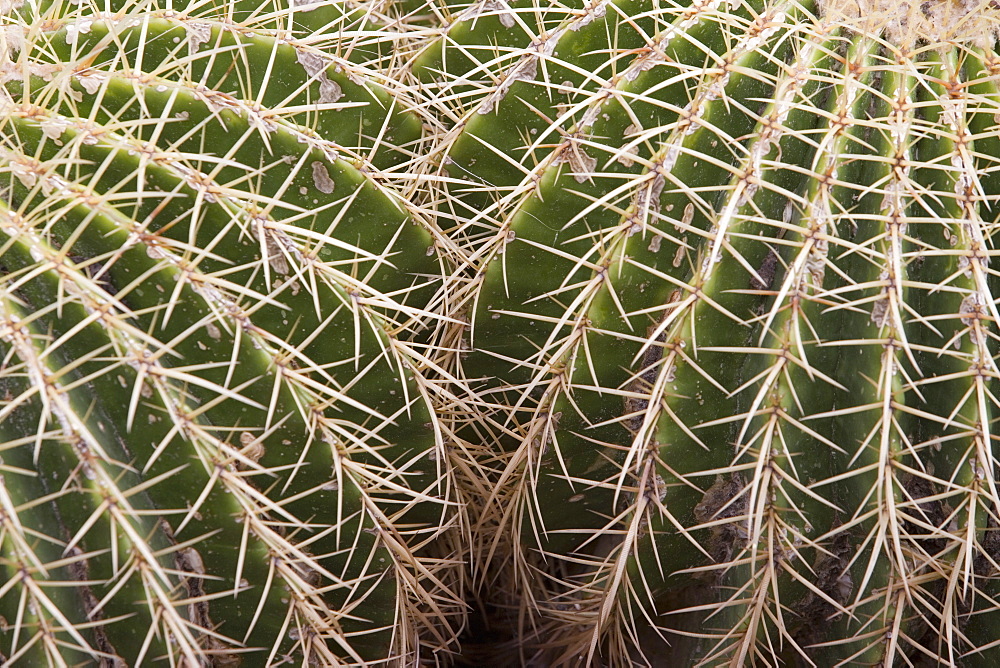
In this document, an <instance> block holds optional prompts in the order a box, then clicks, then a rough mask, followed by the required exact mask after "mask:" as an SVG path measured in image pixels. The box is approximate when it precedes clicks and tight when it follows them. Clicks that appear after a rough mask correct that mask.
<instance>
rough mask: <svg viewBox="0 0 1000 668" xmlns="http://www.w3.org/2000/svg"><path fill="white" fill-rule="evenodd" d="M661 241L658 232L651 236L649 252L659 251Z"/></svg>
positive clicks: (661, 238)
mask: <svg viewBox="0 0 1000 668" xmlns="http://www.w3.org/2000/svg"><path fill="white" fill-rule="evenodd" d="M661 243H663V237H661V236H660V235H659V234H654V235H653V238H652V239H650V240H649V252H650V253H659V252H660V244H661Z"/></svg>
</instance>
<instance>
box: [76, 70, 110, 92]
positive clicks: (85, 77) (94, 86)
mask: <svg viewBox="0 0 1000 668" xmlns="http://www.w3.org/2000/svg"><path fill="white" fill-rule="evenodd" d="M106 78H107V75H105V74H103V73H100V72H88V73H86V74H78V75H77V77H76V80H77V81H79V82H80V85H81V86H83V89H84V90H85V91H87V94H88V95H95V94H96V93H97V91H98V90H100V88H101V84H102V83H104V80H105V79H106Z"/></svg>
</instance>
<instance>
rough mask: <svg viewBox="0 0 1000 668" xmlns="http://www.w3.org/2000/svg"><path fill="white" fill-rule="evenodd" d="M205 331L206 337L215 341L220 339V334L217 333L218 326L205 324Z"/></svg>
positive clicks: (210, 323) (212, 323)
mask: <svg viewBox="0 0 1000 668" xmlns="http://www.w3.org/2000/svg"><path fill="white" fill-rule="evenodd" d="M205 331H206V332H208V336H209V337H210V338H212V339H214V340H216V341H218V340H219V339H221V338H222V332H220V331H219V328H218V326H217V325H216V324H215V323H214V322H207V323H205Z"/></svg>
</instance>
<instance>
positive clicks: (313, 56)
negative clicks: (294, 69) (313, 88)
mask: <svg viewBox="0 0 1000 668" xmlns="http://www.w3.org/2000/svg"><path fill="white" fill-rule="evenodd" d="M295 59H296V60H297V61H298V62H299V65H301V66H302V69H304V70H305V71H306V74H308V75H309V76H310V78H315V77H317V76H319V74H320V73H321V72H325V71H326V68H327V67H328V66H329V63H328V62H327V61H326V58H324V57H323V56H321V55H320V54H318V53H314V52H312V51H306V50H305V49H300V50H297V51H296V53H295Z"/></svg>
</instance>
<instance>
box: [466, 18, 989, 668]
mask: <svg viewBox="0 0 1000 668" xmlns="http://www.w3.org/2000/svg"><path fill="white" fill-rule="evenodd" d="M886 7H888V4H887V5H886V6H885V7H882V9H883V10H885V9H886ZM592 10H593V7H590V8H588V9H585V10H584V11H592ZM849 10H850V7H849V6H847V5H846V4H845V5H844V6H839V5H838V6H836V7H834V6H828V7H821V8H818V9H811V10H807V9H804V8H802V7H800V6H796V5H791V4H789V5H784V4H781V3H772V4H769V5H767V6H763V5H753V4H748V5H740V6H737V7H734V8H732V9H729V8H727V7H726V6H725V5H718V6H717V5H710V4H696V5H693V6H691V7H689V8H683V7H679V8H675V9H668V8H660V9H651V10H650V11H649V12H647V13H645V14H643V18H644V19H648V18H650V17H652V18H653V24H654V25H655V26H656V29H657V32H656V33H650V32H642V33H641V34H642V35H643V38H644V40H645V44H644V45H640V46H639V47H638V48H636V46H635V45H633V44H631V43H629V42H628V40H630V39H632V37H633V34H632V33H629V31H628V30H626V31H625V32H626V33H628V36H626V37H625V40H624V41H625V42H626V44H627V47H628V49H626V48H621V49H619V48H618V44H617V42H616V41H615V37H616V34H617V33H614V32H611V31H610V30H606V31H605V33H604V37H605V38H606V44H605V45H604V46H603V47H600V46H590V47H589V48H591V49H594V50H596V51H600V52H606V53H609V54H611V55H610V57H609V58H608V60H609V61H616V58H617V59H619V60H618V62H619V64H618V65H617V66H616V67H615V68H614V76H610V77H608V78H607V79H606V80H605V81H603V82H601V83H600V84H595V83H593V82H590V83H580V84H577V86H576V88H574V90H573V91H572V97H573V101H574V102H573V103H574V105H575V106H574V113H566V114H563V115H561V116H558V117H557V119H554V120H552V125H547V126H546V127H545V129H544V132H546V133H547V134H548V136H549V137H551V138H552V142H551V143H552V144H553V145H554V146H553V147H552V148H550V149H549V152H548V153H546V152H545V151H542V150H541V149H540V147H541V145H543V142H542V141H539V142H537V143H536V144H532V148H533V149H534V150H533V151H532V152H528V153H524V154H518V153H515V152H513V151H512V150H511V149H510V145H509V143H505V142H507V140H504V139H502V138H501V135H500V134H496V135H495V137H496V143H495V144H494V145H493V146H492V150H496V151H497V152H498V153H503V154H505V155H507V156H511V157H513V156H518V160H519V164H518V165H517V168H516V169H511V170H508V171H509V172H510V174H511V176H508V177H502V176H500V175H499V172H496V171H494V172H490V173H489V174H490V176H489V178H496V179H499V180H501V181H502V182H501V183H499V184H497V185H499V186H501V187H504V188H508V189H512V190H510V193H511V194H508V195H505V198H504V199H503V200H502V201H500V202H499V203H498V204H497V205H495V209H496V210H495V212H491V213H490V214H489V219H491V220H495V221H497V232H496V233H495V234H494V237H493V239H494V241H493V242H492V246H490V245H489V242H487V243H484V242H482V241H481V240H479V241H478V242H477V243H478V245H477V248H484V249H485V248H491V250H489V251H485V250H480V251H478V252H479V254H480V255H479V256H480V257H482V258H484V259H485V260H486V262H485V263H484V264H483V265H481V266H482V268H481V269H480V272H481V273H480V275H479V278H478V280H479V285H480V286H481V287H479V288H478V291H477V294H476V297H475V313H474V316H473V318H472V337H471V340H472V345H473V348H474V352H473V353H472V357H470V358H469V360H467V363H466V374H467V375H468V376H470V377H473V376H475V375H476V371H480V370H486V371H485V372H484V373H482V376H485V377H487V378H489V377H491V376H492V377H496V378H498V379H499V380H500V382H499V383H497V384H495V385H493V386H492V387H488V389H487V390H486V391H485V392H484V393H482V396H484V397H485V399H484V404H486V405H487V407H488V410H491V411H493V417H492V418H491V419H492V421H493V424H495V425H497V426H498V431H497V433H498V434H502V435H503V437H502V440H501V442H502V443H506V445H505V446H504V447H505V448H506V449H507V454H506V455H504V458H503V460H502V462H503V463H502V465H501V466H500V467H499V468H498V469H497V471H498V472H497V479H498V480H499V481H500V483H501V485H500V487H499V491H497V492H496V494H495V496H496V501H497V507H498V508H504V514H503V516H502V519H501V520H500V523H501V525H502V526H508V527H510V531H511V533H512V535H513V537H514V538H513V540H514V541H515V542H519V543H520V546H521V547H520V548H517V547H514V548H513V554H514V559H515V569H516V570H515V572H519V573H521V575H522V578H523V579H522V580H519V581H518V584H519V585H521V587H522V588H523V589H524V590H526V591H528V594H527V595H526V596H528V597H530V598H531V599H533V602H532V603H531V604H528V605H527V608H528V609H530V610H533V611H534V615H535V616H534V618H533V619H534V621H533V622H532V624H533V625H534V627H533V628H536V629H543V630H539V631H536V633H537V636H536V637H537V638H538V642H539V644H540V645H544V646H545V647H547V648H548V649H547V650H544V656H546V657H547V659H545V660H546V661H549V662H551V663H552V664H559V665H563V664H566V665H576V664H574V663H573V662H574V661H577V660H584V661H586V660H596V657H597V656H598V655H600V656H601V660H605V659H608V657H618V658H612V659H610V662H611V663H612V664H614V665H619V661H620V663H621V665H627V661H625V660H621V657H622V655H623V654H625V653H627V652H626V650H625V649H624V648H627V647H630V646H631V647H636V646H637V645H641V644H642V643H641V642H639V641H637V640H636V638H639V637H641V636H642V631H641V629H643V628H647V627H658V628H659V629H660V633H662V634H663V636H664V637H665V638H666V639H667V640H668V641H670V642H671V643H673V644H674V650H673V651H674V652H675V654H673V656H674V657H675V658H674V660H675V661H680V662H682V663H684V662H687V661H693V662H695V663H704V664H705V665H722V664H731V665H745V664H747V663H762V664H766V665H772V662H773V661H783V662H792V663H794V662H796V661H806V660H810V661H814V662H819V663H820V664H822V665H834V664H837V663H838V662H846V663H849V664H850V663H854V662H856V663H859V664H865V665H867V664H872V663H878V662H885V663H893V662H896V661H900V660H902V659H901V658H900V657H902V656H908V657H913V656H916V655H918V654H921V653H927V654H928V655H934V656H940V657H942V659H943V660H944V661H950V662H953V663H959V662H960V661H961V656H962V655H963V653H964V652H966V651H968V650H969V648H970V647H975V646H976V645H975V644H972V643H971V641H969V642H967V640H968V639H967V638H966V637H965V636H964V635H963V631H962V629H963V628H965V625H966V624H970V625H971V626H970V628H976V624H978V623H979V622H980V621H981V620H977V617H976V615H972V616H970V615H969V614H968V612H969V610H970V608H973V609H974V608H975V607H976V606H977V605H979V603H976V601H980V602H981V603H982V601H983V597H984V596H986V594H985V591H992V590H991V589H990V587H991V585H990V579H989V578H988V577H984V574H985V573H987V572H992V571H991V569H990V568H987V567H986V566H985V565H984V564H985V563H986V562H988V561H990V560H991V559H993V557H991V556H988V555H991V554H993V550H992V549H991V548H990V547H989V546H990V545H991V540H990V539H989V538H988V536H989V532H990V530H991V529H992V527H993V526H995V522H994V521H993V520H992V518H991V516H992V515H993V513H994V512H995V509H996V508H997V507H1000V506H998V497H997V496H996V492H995V483H994V482H993V481H994V479H995V475H996V471H995V469H994V467H993V464H987V465H986V466H983V465H982V464H981V462H985V461H989V462H992V461H993V458H994V455H993V454H992V453H993V449H992V447H991V446H990V445H988V444H989V443H990V442H991V441H992V440H993V437H992V434H991V427H990V425H991V423H992V421H993V419H994V418H993V417H992V415H993V413H994V411H995V408H994V404H995V401H994V400H993V399H992V394H991V391H990V389H989V388H990V387H991V386H992V384H993V379H994V378H995V375H996V370H995V366H994V363H993V361H992V360H993V358H994V356H995V351H994V347H995V346H994V343H993V341H994V339H995V336H993V335H992V334H990V333H988V332H990V331H991V327H992V323H993V322H994V318H995V310H996V309H995V306H994V301H995V300H994V298H993V297H992V296H991V295H992V292H991V287H990V285H991V282H992V281H993V279H992V278H991V274H990V270H989V268H988V267H989V258H990V256H991V255H992V251H991V250H990V246H989V243H990V242H989V239H990V235H991V234H992V225H993V224H994V222H995V207H996V201H997V197H998V195H1000V190H998V189H997V186H996V180H995V175H996V173H997V168H998V166H1000V164H998V157H997V156H998V154H997V152H996V150H995V149H996V142H997V140H996V136H997V129H996V120H995V117H994V114H995V113H996V111H998V104H1000V98H998V96H997V90H996V83H995V81H996V78H995V73H994V72H995V69H994V68H995V63H996V62H997V56H996V55H995V52H994V51H993V43H994V42H993V40H994V37H995V35H994V33H993V32H992V30H993V29H992V28H989V27H988V26H991V25H992V23H988V24H986V27H984V26H983V24H982V23H979V24H977V23H975V22H976V21H977V20H979V18H978V14H976V13H975V12H971V10H970V12H971V13H970V14H969V16H968V17H967V18H966V19H963V21H964V25H965V26H972V27H971V28H967V27H959V26H960V24H961V23H962V21H959V19H955V18H952V19H948V16H947V15H946V12H947V11H950V10H949V9H948V8H947V7H946V6H945V5H944V4H942V5H940V6H937V5H935V6H927V7H924V9H923V10H918V9H915V10H912V11H911V10H910V9H909V8H902V9H901V8H896V9H895V10H894V11H896V12H898V13H902V14H904V16H902V18H900V19H898V20H889V19H886V18H885V17H883V18H882V19H879V21H880V22H879V21H876V22H875V24H874V25H875V27H872V26H871V25H869V26H867V27H866V26H864V25H862V23H859V20H858V19H852V18H851V14H850V11H849ZM886 11H888V10H886ZM955 11H956V12H960V11H964V10H957V9H956V10H955ZM977 11H978V10H977ZM982 11H983V12H986V11H987V10H982ZM990 11H991V10H990ZM906 12H911V13H910V14H908V15H907V14H906ZM913 12H917V13H913ZM920 12H923V13H920ZM942 12H944V14H943V13H942ZM814 13H815V15H814ZM567 14H568V18H567V23H570V22H573V21H580V20H581V19H580V13H579V12H577V13H569V12H568V13H567ZM907 17H908V18H909V21H910V22H909V24H907V22H906V20H905V19H907ZM988 17H989V18H987V19H985V20H987V21H995V17H992V14H989V15H988ZM930 21H934V22H935V23H936V24H937V26H938V29H939V31H942V32H943V31H947V30H949V29H951V30H954V31H959V30H964V31H965V32H964V33H963V34H961V35H958V34H957V33H956V34H952V35H951V36H949V39H954V40H955V41H956V42H957V43H959V44H966V45H967V44H969V43H973V44H974V46H952V45H947V46H946V45H944V44H943V43H935V42H934V41H933V40H930V41H927V42H915V41H913V40H912V39H910V38H908V37H907V36H906V31H907V30H908V29H912V30H917V31H918V32H917V33H914V34H922V35H923V34H925V33H926V32H927V31H928V30H930V28H929V27H928V26H929V25H930V23H929V22H930ZM949 21H951V22H950V23H949ZM915 25H919V26H922V27H921V28H919V29H918V28H914V27H913V26H915ZM976 25H978V26H979V29H981V33H980V34H981V35H982V36H981V37H976V33H975V30H976V28H975V26H976ZM907 26H909V28H908V27H907ZM921 30H922V31H924V33H920V31H921ZM942 39H944V38H942ZM963 40H964V41H963ZM643 46H645V48H642V47H643ZM602 48H603V50H602ZM628 54H632V55H631V56H629V55H628ZM525 57H527V56H525ZM630 58H631V59H630ZM541 60H543V61H546V62H545V64H546V68H542V67H541V66H539V67H538V68H537V72H538V74H537V76H536V77H533V78H530V77H520V76H519V75H518V73H517V70H516V66H512V67H510V68H509V69H507V70H506V71H505V72H503V73H501V74H500V75H497V78H498V80H499V81H501V82H502V83H500V84H499V85H498V86H497V87H496V88H495V89H493V91H492V92H490V91H486V92H484V93H482V99H484V100H487V101H488V100H489V99H490V96H491V95H494V96H498V95H502V94H506V97H503V98H502V101H501V102H500V103H498V104H497V106H496V109H495V110H494V109H493V108H492V107H491V108H490V109H489V110H488V111H489V112H490V113H488V114H485V115H484V114H482V113H479V111H476V112H471V111H470V112H469V119H468V121H467V122H466V123H465V125H464V127H463V135H462V137H461V138H459V139H457V140H454V141H453V142H452V143H450V144H449V150H451V151H453V153H454V154H455V155H460V154H461V155H464V153H463V152H464V151H465V150H466V149H464V148H463V147H464V146H466V144H465V143H463V142H465V141H468V142H473V141H476V142H479V143H483V142H485V141H489V138H490V137H491V135H488V134H486V133H485V132H483V131H477V130H476V128H478V127H484V128H488V127H489V121H490V118H491V115H492V117H493V118H494V119H495V120H494V123H495V126H496V128H497V129H498V132H499V131H500V129H501V128H502V132H503V133H504V135H503V136H508V137H513V136H515V135H517V134H518V132H521V134H522V135H523V136H525V137H528V136H530V134H531V133H530V127H531V122H528V121H527V120H525V121H524V122H523V123H522V122H521V120H520V119H521V118H522V116H519V115H518V114H516V113H513V112H510V113H505V112H504V110H503V106H504V105H508V106H511V108H513V105H517V104H521V103H524V101H525V100H531V99H536V98H541V97H544V95H545V93H544V91H546V90H549V89H551V88H552V87H553V86H554V84H555V81H554V79H549V78H546V76H545V75H544V74H542V73H541V72H542V71H543V69H548V70H553V71H555V70H557V69H558V68H560V67H561V68H564V69H565V70H573V69H574V65H575V63H576V61H575V60H574V55H573V53H572V52H571V51H569V50H566V51H562V52H560V51H558V50H556V51H553V53H547V54H546V55H545V56H542V57H541ZM580 69H586V68H580ZM512 76H514V77H517V79H518V80H517V81H516V83H515V84H514V85H511V86H509V91H508V88H505V86H507V84H506V82H507V80H508V79H509V78H510V77H512ZM515 86H517V87H520V88H521V89H524V90H523V92H520V93H519V94H516V95H515V94H514V93H513V92H514V91H515V90H516V89H515ZM529 90H534V92H527V91H529ZM973 91H975V92H973ZM533 95H534V96H535V98H533V97H532V96H533ZM550 97H551V96H550ZM509 100H513V101H509ZM529 106H530V105H529ZM480 111H481V109H480ZM524 117H525V118H526V116H524ZM546 118H550V117H548V116H546ZM501 119H502V120H501ZM560 125H561V127H558V126H560ZM466 138H468V139H466ZM469 145H471V144H469ZM468 150H469V151H470V155H480V156H481V155H483V154H485V153H487V152H488V151H489V150H491V149H490V148H489V147H488V148H487V149H480V150H479V151H478V154H477V153H476V152H475V151H473V150H472V149H468ZM463 160H464V163H463V164H464V166H463V169H468V168H469V167H468V166H469V163H470V162H471V158H463ZM510 160H511V158H510V157H508V161H507V163H501V162H500V161H498V160H494V161H492V163H490V165H491V167H492V168H493V169H494V170H496V169H499V168H498V167H497V166H496V165H497V164H502V165H504V166H503V169H508V167H507V165H508V164H509V163H510ZM518 169H519V170H520V173H518V171H517V170H518ZM504 178H506V181H503V179H504ZM472 206H473V207H474V206H476V204H473V205H472ZM470 243H471V242H470ZM524 267H531V268H532V269H531V270H530V271H525V270H524V269H523V268H524ZM472 360H475V363H473V361H472ZM988 471H992V472H988ZM976 564H979V565H978V566H977V565H976ZM977 569H978V570H977ZM540 574H544V575H543V579H544V578H545V577H547V578H548V582H547V583H546V584H538V583H537V579H538V578H539V575H540ZM874 592H879V594H877V595H875V594H874ZM524 596H525V594H523V593H522V592H521V591H520V590H518V592H517V593H516V594H514V595H513V596H512V600H509V601H508V603H509V604H510V605H520V604H518V603H517V600H518V599H519V598H521V597H524ZM679 602H681V603H679ZM986 607H989V606H988V605H987V606H986ZM569 609H576V610H587V611H588V614H586V615H584V614H579V615H575V616H574V615H572V614H570V613H568V612H567V610H569ZM522 614H523V613H522ZM984 619H985V617H984ZM519 628H520V631H519V633H529V632H528V631H525V628H526V627H525V626H521V627H519ZM980 628H982V627H981V626H980ZM529 634H530V633H529ZM980 644H982V643H981V642H980ZM654 646H655V643H654ZM539 651H542V650H539ZM638 651H639V654H638V655H641V650H638ZM982 654H984V653H979V654H975V655H970V656H976V657H980V656H981V655H982ZM985 654H988V652H986V653H985ZM522 656H524V655H522ZM630 656H631V657H632V659H634V658H635V656H637V654H635V653H634V652H633V653H632V654H631V655H630ZM588 657H589V659H588ZM647 660H648V659H647ZM982 660H987V659H982Z"/></svg>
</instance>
